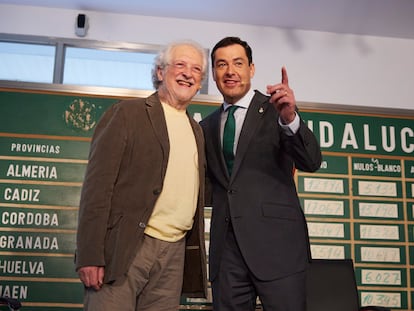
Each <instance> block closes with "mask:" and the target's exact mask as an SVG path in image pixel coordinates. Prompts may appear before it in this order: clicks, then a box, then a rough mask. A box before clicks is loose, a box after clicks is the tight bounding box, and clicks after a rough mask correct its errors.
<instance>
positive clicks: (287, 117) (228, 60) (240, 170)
mask: <svg viewBox="0 0 414 311" xmlns="http://www.w3.org/2000/svg"><path fill="white" fill-rule="evenodd" d="M211 63H212V67H213V78H214V80H215V81H216V84H217V87H218V89H219V90H220V92H221V94H222V95H223V97H224V103H223V105H222V106H221V107H220V108H219V109H217V110H216V111H215V112H213V113H212V114H211V115H209V116H208V117H206V118H205V119H204V120H202V122H201V126H202V128H203V131H204V136H205V140H206V157H207V167H208V177H209V180H210V182H211V192H212V194H211V199H210V201H211V204H212V207H213V211H212V219H211V229H210V252H209V269H210V275H209V276H210V280H211V282H212V293H213V308H214V310H216V311H230V310H231V311H250V310H254V309H255V306H256V300H257V297H259V298H260V301H261V303H262V305H263V307H264V309H265V310H268V311H303V310H305V272H304V271H305V268H306V266H307V263H308V262H309V260H310V247H309V238H308V233H307V226H306V221H305V217H304V214H303V211H302V209H301V207H300V202H299V199H298V196H297V192H296V186H295V182H294V176H293V172H294V170H295V169H300V170H303V171H307V172H313V171H316V170H317V169H318V168H319V167H320V163H321V158H322V157H321V151H320V148H319V145H318V143H317V140H316V138H315V136H314V135H313V133H312V132H311V131H310V130H309V128H308V127H307V126H306V125H305V123H304V122H303V121H302V120H301V119H300V117H299V114H298V112H297V107H296V102H295V98H294V94H293V91H292V89H290V87H289V84H288V77H287V72H286V69H285V68H282V82H281V83H279V84H275V85H272V86H268V87H267V93H268V94H269V95H270V96H265V95H264V94H261V93H260V92H258V91H255V92H254V91H252V90H251V79H252V77H253V75H254V72H255V67H254V64H253V61H252V51H251V48H250V47H249V45H248V44H247V42H245V41H242V40H241V39H239V38H237V37H226V38H224V39H222V40H221V41H220V42H218V43H217V44H216V45H215V47H214V48H213V50H212V52H211ZM234 106H238V107H237V109H236V110H235V112H234V121H235V127H234V125H233V129H232V131H233V133H232V134H234V143H233V142H231V143H230V144H233V145H231V148H230V149H231V150H230V153H231V154H229V151H228V149H229V148H228V147H227V146H226V145H227V144H228V141H229V138H228V135H227V134H226V132H227V129H228V127H227V123H230V121H228V120H229V119H231V116H230V118H229V114H230V112H229V110H233V109H231V107H234ZM227 109H229V110H227ZM230 127H231V126H230ZM230 132H231V131H230ZM223 135H224V136H225V137H223ZM230 141H231V139H230ZM226 150H227V151H226ZM223 152H224V153H225V154H223Z"/></svg>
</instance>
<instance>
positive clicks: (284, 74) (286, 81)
mask: <svg viewBox="0 0 414 311" xmlns="http://www.w3.org/2000/svg"><path fill="white" fill-rule="evenodd" d="M282 83H283V84H286V85H289V78H288V74H287V70H286V67H285V66H283V67H282Z"/></svg>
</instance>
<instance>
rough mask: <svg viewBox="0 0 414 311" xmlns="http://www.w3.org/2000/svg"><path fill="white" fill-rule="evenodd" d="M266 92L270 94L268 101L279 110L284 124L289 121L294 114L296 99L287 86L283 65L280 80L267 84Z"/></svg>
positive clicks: (292, 118)
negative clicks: (279, 81) (276, 82)
mask: <svg viewBox="0 0 414 311" xmlns="http://www.w3.org/2000/svg"><path fill="white" fill-rule="evenodd" d="M266 93H267V94H269V95H270V100H269V101H270V103H272V104H273V106H274V107H275V108H276V110H277V111H278V112H279V115H280V118H281V119H282V122H283V123H284V124H289V123H291V122H292V121H293V120H294V119H295V116H296V112H295V110H296V100H295V94H294V93H293V90H292V89H291V88H290V87H289V79H288V75H287V71H286V68H285V67H282V82H281V83H278V84H275V85H268V86H267V92H266Z"/></svg>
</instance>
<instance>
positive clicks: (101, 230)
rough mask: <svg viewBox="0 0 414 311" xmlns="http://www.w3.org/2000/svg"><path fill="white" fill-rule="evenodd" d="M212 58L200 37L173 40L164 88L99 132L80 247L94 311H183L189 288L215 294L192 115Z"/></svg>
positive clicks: (164, 64) (120, 111)
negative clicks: (182, 299)
mask: <svg viewBox="0 0 414 311" xmlns="http://www.w3.org/2000/svg"><path fill="white" fill-rule="evenodd" d="M206 63H207V59H206V56H205V51H204V49H203V48H201V47H200V46H199V45H198V44H196V43H195V42H175V43H172V44H170V45H168V46H167V47H166V48H165V49H164V50H163V51H161V52H160V53H159V55H158V56H157V58H156V60H155V63H154V69H153V77H152V79H153V83H154V87H155V88H156V89H157V92H155V93H154V94H152V95H150V96H149V97H148V98H139V99H129V100H124V101H121V102H119V103H116V104H115V105H113V106H112V107H110V108H109V109H108V110H107V111H106V112H105V114H104V115H103V116H102V118H101V119H100V121H99V123H98V125H97V128H96V129H95V133H94V135H93V138H92V144H91V150H90V155H89V162H88V167H87V170H86V175H85V179H84V184H83V187H82V193H81V201H80V208H79V225H78V232H77V250H76V269H77V271H78V273H79V277H80V279H81V281H82V282H83V284H84V285H85V300H84V309H85V310H88V311H106V310H108V311H109V310H110V311H113V310H136V311H138V310H139V311H176V310H177V309H178V306H179V302H180V295H181V293H183V294H184V295H186V296H192V297H206V292H207V277H206V275H207V271H206V270H207V265H206V252H205V242H204V218H203V208H204V180H205V155H204V154H205V153H204V138H203V133H202V130H201V128H200V126H199V124H198V123H197V122H196V121H194V120H193V118H191V117H190V116H189V115H188V113H187V112H186V108H187V107H188V105H189V104H190V101H191V99H192V98H193V96H194V95H195V94H196V93H197V92H198V90H199V89H200V88H201V81H202V79H203V77H204V74H205V70H206ZM178 180H179V182H178Z"/></svg>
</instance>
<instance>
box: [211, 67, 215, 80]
mask: <svg viewBox="0 0 414 311" xmlns="http://www.w3.org/2000/svg"><path fill="white" fill-rule="evenodd" d="M211 74H212V76H213V80H214V81H216V72H215V71H214V68H213V69H212V70H211Z"/></svg>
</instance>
